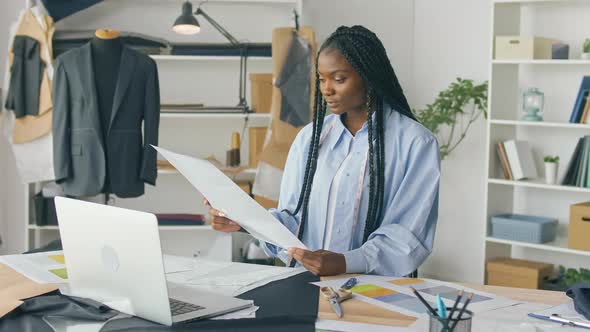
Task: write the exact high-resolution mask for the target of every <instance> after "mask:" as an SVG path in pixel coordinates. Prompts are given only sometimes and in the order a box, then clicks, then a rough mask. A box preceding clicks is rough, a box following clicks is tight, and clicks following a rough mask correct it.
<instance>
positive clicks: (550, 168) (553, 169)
mask: <svg viewBox="0 0 590 332" xmlns="http://www.w3.org/2000/svg"><path fill="white" fill-rule="evenodd" d="M558 167H559V164H558V163H545V182H547V184H555V182H557V168H558Z"/></svg>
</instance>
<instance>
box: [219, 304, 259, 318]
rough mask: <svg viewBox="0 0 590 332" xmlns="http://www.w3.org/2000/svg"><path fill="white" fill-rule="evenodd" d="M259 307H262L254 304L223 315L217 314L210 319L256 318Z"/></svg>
mask: <svg viewBox="0 0 590 332" xmlns="http://www.w3.org/2000/svg"><path fill="white" fill-rule="evenodd" d="M259 308H260V307H257V306H255V305H254V306H251V307H250V308H246V309H243V310H238V311H234V312H230V313H228V314H225V315H221V316H215V317H212V318H210V319H213V320H227V319H242V318H256V311H258V309H259Z"/></svg>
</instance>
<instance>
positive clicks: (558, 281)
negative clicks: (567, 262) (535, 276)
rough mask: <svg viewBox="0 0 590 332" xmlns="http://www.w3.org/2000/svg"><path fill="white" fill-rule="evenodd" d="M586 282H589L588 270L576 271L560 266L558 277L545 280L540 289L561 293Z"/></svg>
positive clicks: (589, 273)
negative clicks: (581, 282)
mask: <svg viewBox="0 0 590 332" xmlns="http://www.w3.org/2000/svg"><path fill="white" fill-rule="evenodd" d="M588 280H590V270H588V269H584V268H580V270H576V269H572V268H566V267H564V266H562V265H560V266H559V274H558V276H557V277H555V278H550V279H548V280H545V281H544V282H543V283H542V284H541V289H545V290H553V291H561V292H563V291H565V290H566V289H568V288H570V287H571V286H573V285H574V284H576V283H578V282H580V281H588Z"/></svg>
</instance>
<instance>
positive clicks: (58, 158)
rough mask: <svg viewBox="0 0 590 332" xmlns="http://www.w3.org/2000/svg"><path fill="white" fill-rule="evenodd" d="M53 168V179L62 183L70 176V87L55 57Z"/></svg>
mask: <svg viewBox="0 0 590 332" xmlns="http://www.w3.org/2000/svg"><path fill="white" fill-rule="evenodd" d="M51 97H52V99H53V119H52V127H53V168H54V172H55V181H56V182H57V183H62V182H64V181H65V180H66V179H68V178H70V177H71V176H72V166H71V165H72V164H71V162H72V161H71V153H70V149H71V147H70V144H71V142H70V88H69V85H68V78H67V74H66V71H65V69H64V66H63V63H62V61H60V59H59V58H58V59H57V63H56V66H55V74H54V76H53V89H52V93H51Z"/></svg>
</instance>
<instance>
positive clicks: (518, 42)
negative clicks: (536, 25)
mask: <svg viewBox="0 0 590 332" xmlns="http://www.w3.org/2000/svg"><path fill="white" fill-rule="evenodd" d="M556 42H558V41H557V40H555V39H551V38H543V37H533V36H496V39H495V56H494V59H496V60H533V59H551V58H552V53H553V43H556Z"/></svg>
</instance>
